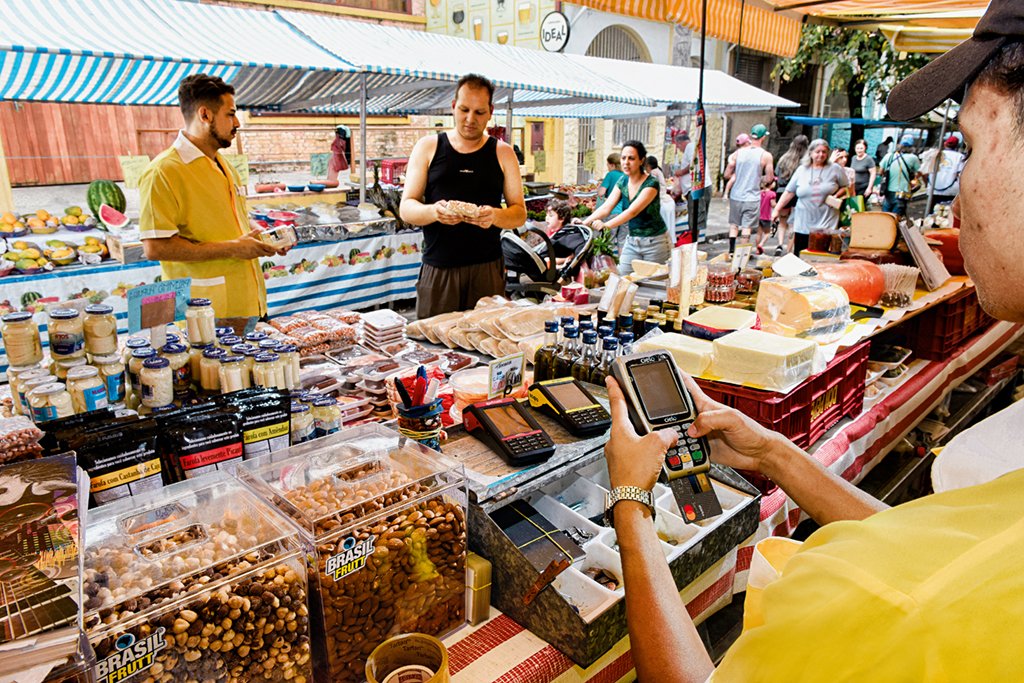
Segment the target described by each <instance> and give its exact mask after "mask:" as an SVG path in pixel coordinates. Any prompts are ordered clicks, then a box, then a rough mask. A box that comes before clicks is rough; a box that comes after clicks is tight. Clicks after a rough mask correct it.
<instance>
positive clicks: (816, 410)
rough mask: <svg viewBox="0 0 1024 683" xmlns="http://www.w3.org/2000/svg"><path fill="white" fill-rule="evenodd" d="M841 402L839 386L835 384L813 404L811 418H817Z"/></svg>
mask: <svg viewBox="0 0 1024 683" xmlns="http://www.w3.org/2000/svg"><path fill="white" fill-rule="evenodd" d="M838 402H839V387H838V386H835V387H832V388H831V389H829V390H828V391H826V392H825V393H824V394H822V395H821V396H819V397H818V398H817V400H815V401H814V403H812V404H811V419H812V420H817V419H818V416H819V415H821V414H822V413H824V412H825V411H826V410H828V409H829V408H831V407H832V406H834V405H835V404H836V403H838Z"/></svg>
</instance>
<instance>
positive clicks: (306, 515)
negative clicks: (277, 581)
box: [238, 425, 467, 683]
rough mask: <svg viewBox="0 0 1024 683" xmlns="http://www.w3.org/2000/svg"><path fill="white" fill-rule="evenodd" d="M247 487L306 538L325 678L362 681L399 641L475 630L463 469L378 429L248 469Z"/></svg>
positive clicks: (306, 446) (320, 442)
mask: <svg viewBox="0 0 1024 683" xmlns="http://www.w3.org/2000/svg"><path fill="white" fill-rule="evenodd" d="M238 476H239V477H240V478H241V479H242V481H243V482H245V483H246V484H248V485H250V486H251V487H252V488H253V490H254V491H256V492H257V493H258V494H259V495H261V496H263V497H264V499H265V500H267V501H270V502H272V503H273V504H275V505H277V506H278V508H279V509H280V510H281V511H282V512H284V513H285V514H286V515H288V516H290V517H291V518H292V519H293V520H295V522H296V523H297V524H298V525H299V527H300V528H301V529H303V532H302V536H303V542H304V543H305V544H307V545H308V546H309V547H312V548H315V553H311V554H310V555H309V563H310V566H309V576H310V594H311V597H312V600H311V602H310V604H311V609H310V612H311V614H310V616H311V618H312V619H314V628H313V632H314V633H318V634H319V633H322V634H323V638H324V642H323V643H314V646H313V652H314V653H315V655H314V656H315V657H316V658H317V661H316V662H315V666H316V668H317V670H318V671H320V670H321V667H323V671H324V673H325V676H324V680H330V681H336V682H339V683H343V682H346V681H362V680H364V678H365V670H364V667H365V664H366V658H367V656H368V655H369V653H370V652H372V651H373V649H374V648H375V647H376V646H377V645H379V644H380V643H381V642H383V641H384V640H385V639H387V638H388V637H390V636H392V635H396V634H399V633H411V632H417V633H428V634H431V635H435V636H442V635H444V634H446V633H448V632H450V631H452V630H454V629H456V628H458V627H459V626H461V625H462V624H463V623H464V622H465V619H466V602H465V593H466V543H467V537H466V489H465V477H464V473H463V470H462V467H461V466H459V465H456V464H454V463H452V462H451V461H449V460H447V459H446V458H444V456H442V455H440V454H439V453H437V452H435V451H431V450H429V449H427V448H425V447H423V446H421V445H420V444H417V443H415V442H412V441H408V440H406V439H405V438H404V437H401V436H399V435H398V434H397V433H396V432H394V431H391V430H389V429H385V428H384V427H381V426H380V425H363V426H360V427H355V428H352V429H346V430H342V431H340V432H337V433H336V434H332V435H329V436H326V437H324V438H322V439H317V440H316V441H310V442H307V443H303V444H299V445H297V446H293V447H292V448H291V449H289V451H288V452H286V453H283V454H282V453H274V454H273V455H271V456H266V457H264V458H259V459H256V460H253V461H250V462H249V463H247V464H246V465H245V466H243V467H241V468H239V471H238Z"/></svg>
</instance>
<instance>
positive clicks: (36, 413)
mask: <svg viewBox="0 0 1024 683" xmlns="http://www.w3.org/2000/svg"><path fill="white" fill-rule="evenodd" d="M32 419H33V420H35V421H36V423H39V422H49V421H50V420H56V419H57V407H56V406H43V407H42V408H32Z"/></svg>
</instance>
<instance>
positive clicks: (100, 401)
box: [82, 384, 107, 411]
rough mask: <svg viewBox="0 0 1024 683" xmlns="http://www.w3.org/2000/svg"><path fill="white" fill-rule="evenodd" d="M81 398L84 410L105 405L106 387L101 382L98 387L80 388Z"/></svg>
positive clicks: (104, 406) (95, 408) (96, 408)
mask: <svg viewBox="0 0 1024 683" xmlns="http://www.w3.org/2000/svg"><path fill="white" fill-rule="evenodd" d="M82 400H83V401H84V402H85V409H86V411H91V410H99V409H100V408H106V407H107V387H106V385H105V384H101V385H100V386H98V387H89V388H88V389H83V390H82Z"/></svg>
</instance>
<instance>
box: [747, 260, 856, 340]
mask: <svg viewBox="0 0 1024 683" xmlns="http://www.w3.org/2000/svg"><path fill="white" fill-rule="evenodd" d="M757 315H758V317H759V318H760V319H761V329H762V330H764V331H765V332H771V333H772V334H779V335H782V336H784V337H800V338H803V339H811V340H813V341H816V342H818V343H819V344H831V343H832V342H834V341H838V340H839V339H840V338H842V336H843V335H844V334H845V333H846V327H847V325H849V323H850V298H849V297H848V296H847V295H846V290H844V289H843V288H842V287H840V286H839V285H834V284H832V283H831V282H825V281H823V280H817V279H815V278H810V277H789V278H782V277H772V278H768V279H767V280H762V281H761V287H760V289H759V290H758V292H757Z"/></svg>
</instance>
